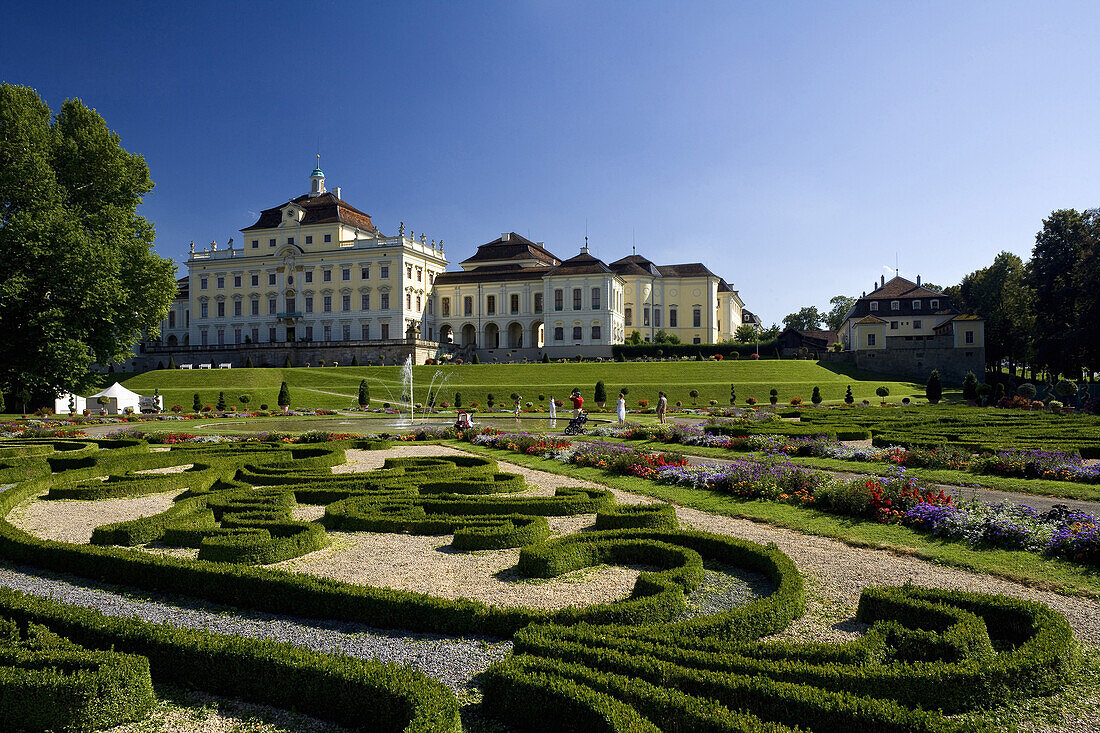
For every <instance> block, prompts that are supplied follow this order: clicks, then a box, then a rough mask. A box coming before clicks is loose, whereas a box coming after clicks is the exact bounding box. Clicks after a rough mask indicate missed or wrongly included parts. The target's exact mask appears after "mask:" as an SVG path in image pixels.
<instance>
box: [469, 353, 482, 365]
mask: <svg viewBox="0 0 1100 733" xmlns="http://www.w3.org/2000/svg"><path fill="white" fill-rule="evenodd" d="M470 363H471V364H480V363H481V359H479V358H477V352H474V358H473V359H470Z"/></svg>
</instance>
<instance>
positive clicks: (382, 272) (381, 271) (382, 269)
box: [378, 265, 390, 280]
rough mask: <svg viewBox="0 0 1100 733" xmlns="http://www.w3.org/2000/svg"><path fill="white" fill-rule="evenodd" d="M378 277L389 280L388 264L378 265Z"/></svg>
mask: <svg viewBox="0 0 1100 733" xmlns="http://www.w3.org/2000/svg"><path fill="white" fill-rule="evenodd" d="M378 277H380V278H382V279H383V280H389V279H390V266H389V265H379V266H378Z"/></svg>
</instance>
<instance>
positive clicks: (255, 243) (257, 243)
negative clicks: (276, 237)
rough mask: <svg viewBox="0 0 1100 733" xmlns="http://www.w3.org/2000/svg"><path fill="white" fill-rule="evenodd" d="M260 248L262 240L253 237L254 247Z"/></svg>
mask: <svg viewBox="0 0 1100 733" xmlns="http://www.w3.org/2000/svg"><path fill="white" fill-rule="evenodd" d="M259 248H260V240H258V239H253V240H252V249H259Z"/></svg>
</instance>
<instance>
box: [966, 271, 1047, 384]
mask: <svg viewBox="0 0 1100 733" xmlns="http://www.w3.org/2000/svg"><path fill="white" fill-rule="evenodd" d="M1033 300H1034V293H1033V292H1032V289H1031V286H1030V285H1029V284H1028V279H1027V268H1026V267H1025V266H1024V263H1023V261H1022V260H1021V259H1020V258H1019V257H1017V256H1016V255H1014V254H1012V253H1011V252H1001V253H1000V254H998V255H997V256H996V257H995V258H994V259H993V264H992V265H990V266H989V267H986V268H983V269H981V270H976V271H974V272H972V273H970V274H969V275H967V276H966V277H964V278H963V280H962V283H961V284H960V285H959V288H958V298H956V299H954V300H952V302H953V303H954V305H955V306H956V307H957V308H959V309H960V310H962V311H964V312H966V313H974V314H976V315H979V316H981V317H982V318H984V319H985V362H986V368H987V370H988V371H990V372H994V373H995V372H997V371H998V370H999V369H1000V365H1001V364H1002V363H1003V362H1004V361H1006V360H1007V361H1008V362H1009V366H1010V367H1012V368H1014V367H1015V365H1016V364H1022V363H1026V362H1027V361H1028V360H1029V359H1030V358H1031V353H1032V335H1033V332H1034V329H1035V309H1034V305H1033Z"/></svg>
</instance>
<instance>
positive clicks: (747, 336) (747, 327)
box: [733, 323, 756, 344]
mask: <svg viewBox="0 0 1100 733" xmlns="http://www.w3.org/2000/svg"><path fill="white" fill-rule="evenodd" d="M733 340H734V341H736V342H737V343H739V344H747V343H751V342H753V341H755V340H756V328H755V327H753V326H752V324H749V323H742V324H741V325H740V326H738V327H737V330H736V331H734V332H733Z"/></svg>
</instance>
